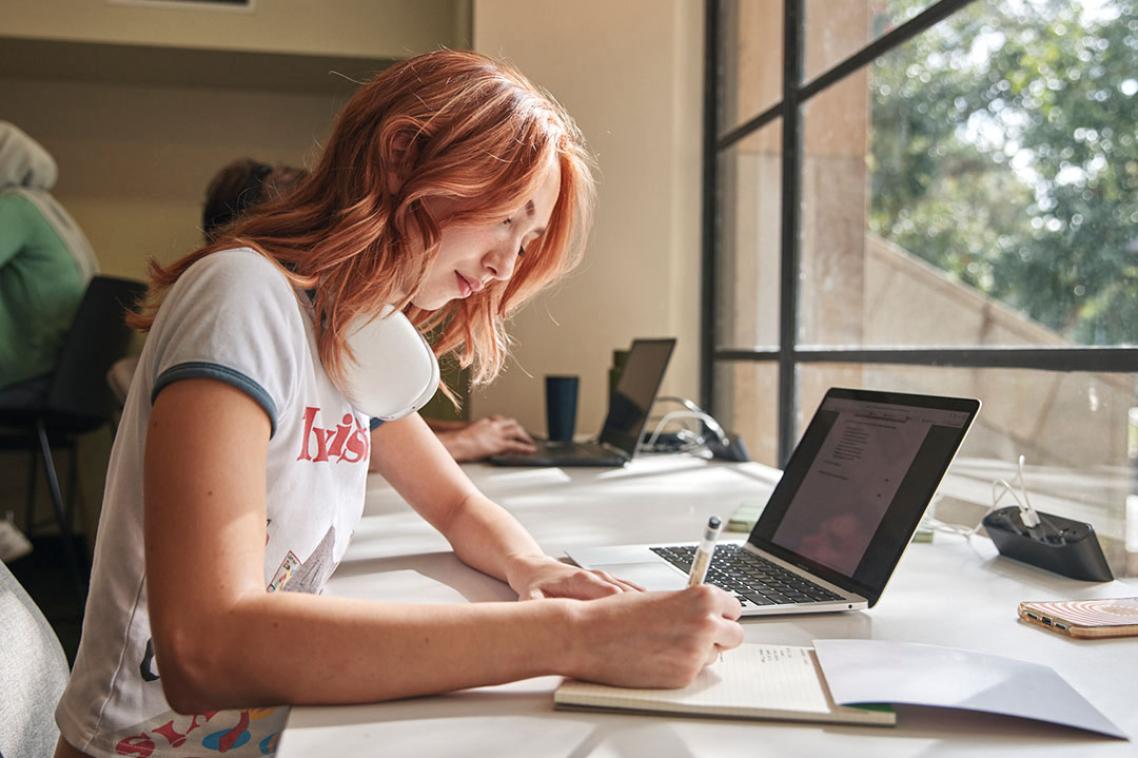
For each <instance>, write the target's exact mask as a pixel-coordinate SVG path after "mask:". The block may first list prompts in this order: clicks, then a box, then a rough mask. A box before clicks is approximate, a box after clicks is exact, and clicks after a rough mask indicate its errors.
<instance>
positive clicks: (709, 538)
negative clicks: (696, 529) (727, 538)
mask: <svg viewBox="0 0 1138 758" xmlns="http://www.w3.org/2000/svg"><path fill="white" fill-rule="evenodd" d="M722 528H723V522H722V521H720V520H719V517H718V516H712V517H711V518H709V519H708V520H707V527H706V528H705V529H704V530H703V539H702V540H700V542H699V545H698V546H697V547H696V549H695V557H693V558H692V562H691V573H690V574H688V586H689V587H694V586H695V585H697V584H703V579H704V577H706V576H707V567H708V566H709V565H710V564H711V553H712V551H714V550H715V541H716V540H717V539H719V530H720V529H722Z"/></svg>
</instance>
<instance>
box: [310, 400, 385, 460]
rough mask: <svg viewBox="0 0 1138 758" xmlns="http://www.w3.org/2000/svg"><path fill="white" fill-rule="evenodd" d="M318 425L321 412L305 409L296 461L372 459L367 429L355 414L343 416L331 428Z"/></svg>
mask: <svg viewBox="0 0 1138 758" xmlns="http://www.w3.org/2000/svg"><path fill="white" fill-rule="evenodd" d="M320 423H323V422H322V421H321V420H320V409H319V408H315V407H313V406H311V405H310V406H308V407H306V408H305V409H304V431H303V433H302V436H301V440H300V455H298V456H297V457H296V459H297V460H298V461H312V462H313V463H326V462H328V461H337V462H342V463H360V462H361V461H362V462H365V463H366V462H367V460H368V459H369V458H370V457H371V433H370V430H369V429H368V427H367V426H365V425H363V424H361V423H360V421H359V419H358V418H356V417H355V416H354V415H352V414H351V413H345V414H344V415H343V417H342V418H341V419H340V423H339V424H337V425H335V426H333V427H332V428H330V429H325V428H323V427H321V426H319V424H320Z"/></svg>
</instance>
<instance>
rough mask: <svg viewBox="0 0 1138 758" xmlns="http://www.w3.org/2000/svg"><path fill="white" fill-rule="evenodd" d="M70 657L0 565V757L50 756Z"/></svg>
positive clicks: (39, 614)
mask: <svg viewBox="0 0 1138 758" xmlns="http://www.w3.org/2000/svg"><path fill="white" fill-rule="evenodd" d="M67 677H68V668H67V658H66V656H64V654H63V648H62V647H61V646H60V644H59V638H58V637H56V636H55V632H54V631H52V628H51V626H50V625H49V624H48V623H47V619H45V618H44V616H43V614H42V613H40V609H39V608H37V607H36V604H35V602H34V601H33V600H32V599H31V597H29V596H28V593H27V592H25V591H24V588H23V587H21V586H20V583H19V582H18V581H16V578H15V577H14V576H12V572H10V571H9V570H8V567H7V566H5V565H4V564H3V563H0V693H2V694H0V755H5V756H25V755H27V756H48V755H51V754H52V753H53V752H54V751H55V741H56V739H57V738H58V736H59V728H58V727H57V726H56V725H55V707H56V705H58V704H59V698H60V697H61V696H62V695H63V689H64V687H66V686H67Z"/></svg>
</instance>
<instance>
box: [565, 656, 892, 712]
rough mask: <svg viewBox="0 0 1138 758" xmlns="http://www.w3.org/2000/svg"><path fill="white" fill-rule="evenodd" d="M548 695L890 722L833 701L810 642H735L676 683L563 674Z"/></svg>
mask: <svg viewBox="0 0 1138 758" xmlns="http://www.w3.org/2000/svg"><path fill="white" fill-rule="evenodd" d="M553 700H554V704H555V705H556V707H558V708H567V709H586V710H613V711H632V712H641V713H668V714H686V715H690V716H712V717H720V718H739V719H772V720H779V721H818V722H828V723H844V724H871V725H878V726H893V725H894V724H896V723H897V716H896V714H895V713H894V712H893V709H892V708H891V707H889V706H887V705H872V706H864V707H861V706H858V707H851V706H842V705H837V704H835V703H834V700H833V698H832V697H831V696H830V691H829V688H828V687H827V686H826V680H825V678H824V677H823V676H822V670H821V668H820V667H819V666H818V660H817V658H816V657H815V655H814V651H813V649H811V648H808V647H792V646H786V645H751V644H744V645H740V646H739V647H737V648H735V649H734V650H730V651H728V652H726V653H724V654H723V655H722V656H721V658H720V660H718V661H716V662H715V663H712V664H711V665H710V666H708V667H707V668H705V669H704V670H703V672H702V673H700V675H699V676H698V677H696V679H695V681H693V682H692V683H691V684H690V685H688V686H687V687H684V688H681V689H628V688H624V687H610V686H608V685H604V684H593V683H590V682H580V681H575V680H566V681H565V682H564V683H562V685H561V686H560V687H558V688H557V692H556V693H554V696H553Z"/></svg>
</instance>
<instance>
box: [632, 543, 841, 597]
mask: <svg viewBox="0 0 1138 758" xmlns="http://www.w3.org/2000/svg"><path fill="white" fill-rule="evenodd" d="M651 550H652V552H653V553H655V554H656V555H658V556H660V557H661V558H663V559H664V560H666V561H667V562H668V563H670V564H672V565H673V566H675V567H677V568H680V569H683V570H684V571H685V572H687V571H690V570H691V563H692V559H693V558H694V556H695V545H676V546H674V547H654V548H652V549H651ZM706 581H707V582H708V584H714V585H715V586H716V587H720V588H722V589H724V590H727V591H728V592H730V593H731V594H733V595H735V597H736V598H737V599H738V600H739V602H740V603H742V604H743V605H744V606H745V605H747V603H750V604H752V605H785V604H788V603H789V604H795V605H801V604H804V603H826V602H831V601H834V600H841V599H842V598H841V597H840V596H838V595H835V594H834V593H833V592H830V591H829V590H828V589H826V588H824V587H819V586H818V585H817V584H814V583H813V582H811V581H810V580H809V579H806V578H805V577H802V576H799V575H798V574H795V573H793V572H791V571H787V570H786V569H784V568H783V567H782V566H779V565H778V564H777V563H773V562H772V561H768V560H766V559H765V558H760V557H759V556H757V555H755V554H754V553H751V552H749V551H747V550H743V549H741V547H740V546H739V545H716V546H715V552H714V553H712V554H711V565H710V566H708V568H707V579H706Z"/></svg>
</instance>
